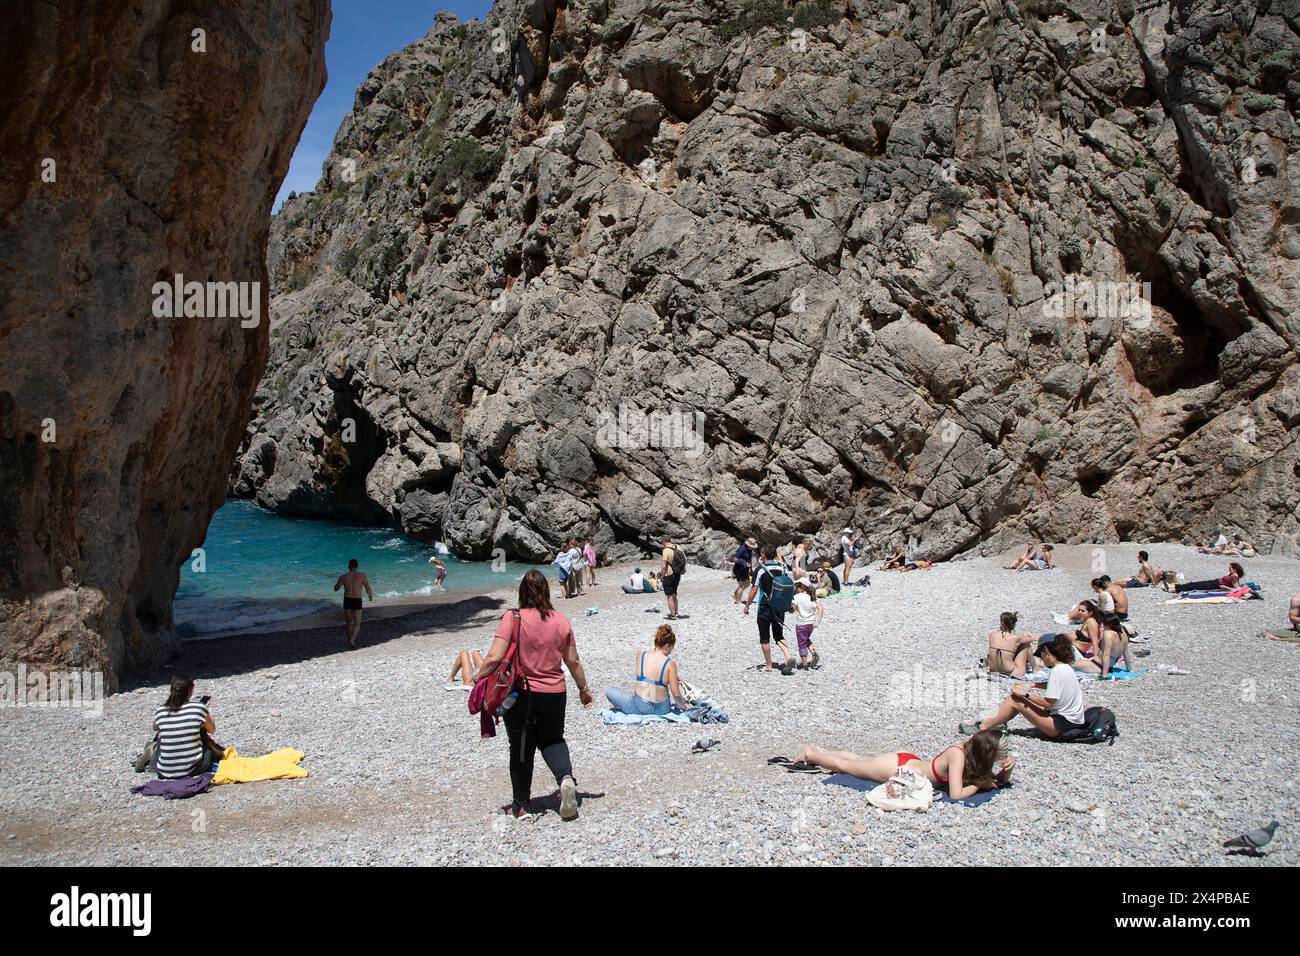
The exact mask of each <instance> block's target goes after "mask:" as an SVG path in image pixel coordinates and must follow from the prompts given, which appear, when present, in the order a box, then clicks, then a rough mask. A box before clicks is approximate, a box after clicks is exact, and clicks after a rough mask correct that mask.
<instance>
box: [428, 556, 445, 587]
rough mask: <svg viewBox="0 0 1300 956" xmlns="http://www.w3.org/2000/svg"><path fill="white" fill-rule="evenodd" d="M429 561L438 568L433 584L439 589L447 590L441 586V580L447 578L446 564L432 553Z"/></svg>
mask: <svg viewBox="0 0 1300 956" xmlns="http://www.w3.org/2000/svg"><path fill="white" fill-rule="evenodd" d="M429 563H430V564H432V565H433V566H434V567H435V568H437V569H438V577H437V578H436V579H435V580H434V582H433V586H434V587H435V588H437V589H438V590H439V591H445V590H447V589H446V588H445V587H443V586H442V582H443V581H445V580H447V566H446V565H445V564H443V563H442V559H441V558H439V557H438V556H437V555H434V556H433V557H432V558H430V559H429Z"/></svg>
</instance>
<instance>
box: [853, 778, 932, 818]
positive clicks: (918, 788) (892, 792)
mask: <svg viewBox="0 0 1300 956" xmlns="http://www.w3.org/2000/svg"><path fill="white" fill-rule="evenodd" d="M867 800H868V801H870V803H871V805H872V806H873V807H879V808H880V809H881V810H928V809H930V804H931V803H932V802H933V801H934V787H933V786H932V785H931V783H930V781H929V780H927V779H926V778H925V777H923V776H921V774H919V773H917V772H916V771H915V770H913V769H912V768H911V767H899V768H898V771H897V772H896V773H895V774H894V775H893V776H892V777H890V778H889V780H888V781H886V782H885V783H882V784H881V785H880V786H878V787H876V788H875V789H874V790H872V791H871V792H870V793H868V794H867Z"/></svg>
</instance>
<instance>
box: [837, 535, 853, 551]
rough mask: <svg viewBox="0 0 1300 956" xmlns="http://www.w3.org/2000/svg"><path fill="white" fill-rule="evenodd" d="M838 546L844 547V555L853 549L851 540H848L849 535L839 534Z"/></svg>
mask: <svg viewBox="0 0 1300 956" xmlns="http://www.w3.org/2000/svg"><path fill="white" fill-rule="evenodd" d="M840 547H841V548H843V549H844V553H845V555H847V554H848V553H849V552H850V551H852V550H853V542H852V541H851V540H849V536H848V535H847V534H842V535H840Z"/></svg>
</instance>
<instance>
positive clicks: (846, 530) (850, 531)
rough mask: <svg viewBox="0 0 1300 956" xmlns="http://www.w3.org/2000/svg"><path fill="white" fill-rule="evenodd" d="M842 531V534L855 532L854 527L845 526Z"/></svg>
mask: <svg viewBox="0 0 1300 956" xmlns="http://www.w3.org/2000/svg"><path fill="white" fill-rule="evenodd" d="M841 533H842V534H852V533H853V529H852V528H845V529H844V530H843V531H842V532H841Z"/></svg>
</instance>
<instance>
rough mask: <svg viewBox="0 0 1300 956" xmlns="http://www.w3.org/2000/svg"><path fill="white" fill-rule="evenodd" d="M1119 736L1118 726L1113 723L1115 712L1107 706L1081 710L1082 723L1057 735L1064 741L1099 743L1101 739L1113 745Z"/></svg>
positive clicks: (1058, 738)
mask: <svg viewBox="0 0 1300 956" xmlns="http://www.w3.org/2000/svg"><path fill="white" fill-rule="evenodd" d="M1118 736H1119V726H1118V725H1117V724H1116V723H1115V714H1114V712H1113V711H1112V710H1111V709H1110V708H1109V707H1089V708H1088V709H1087V710H1085V711H1084V712H1083V723H1082V724H1080V725H1079V726H1078V727H1073V728H1071V729H1070V730H1067V731H1066V732H1065V733H1063V734H1061V735H1060V736H1059V737H1057V738H1056V739H1057V740H1060V741H1063V742H1065V743H1079V744H1099V743H1102V742H1103V741H1104V742H1106V743H1108V744H1110V746H1112V747H1113V746H1115V738H1116V737H1118Z"/></svg>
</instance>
